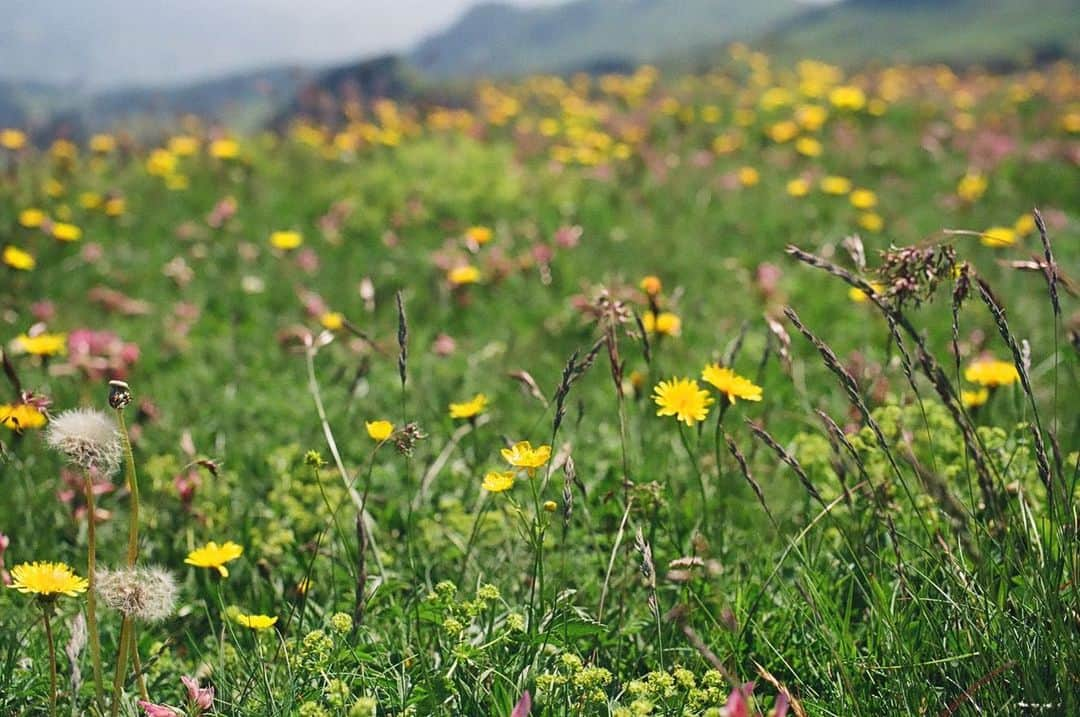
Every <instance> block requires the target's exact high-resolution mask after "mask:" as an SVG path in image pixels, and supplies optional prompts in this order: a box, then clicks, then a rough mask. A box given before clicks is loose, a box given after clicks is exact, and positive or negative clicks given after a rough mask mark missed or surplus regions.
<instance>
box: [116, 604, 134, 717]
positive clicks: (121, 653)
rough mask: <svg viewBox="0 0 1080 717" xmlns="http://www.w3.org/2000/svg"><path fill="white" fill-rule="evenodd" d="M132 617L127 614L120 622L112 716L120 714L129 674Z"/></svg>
mask: <svg viewBox="0 0 1080 717" xmlns="http://www.w3.org/2000/svg"><path fill="white" fill-rule="evenodd" d="M130 642H131V618H130V617H127V616H125V617H124V619H123V620H121V622H120V644H119V647H118V648H117V650H116V674H115V675H114V676H113V698H112V717H117V715H119V714H120V695H121V693H122V692H123V690H124V677H125V675H126V674H127V660H128V653H129V652H131V648H130V647H129V646H128V645H129V644H130Z"/></svg>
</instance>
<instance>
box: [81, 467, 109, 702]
mask: <svg viewBox="0 0 1080 717" xmlns="http://www.w3.org/2000/svg"><path fill="white" fill-rule="evenodd" d="M84 480H85V489H86V543H87V547H86V580H87V590H86V631H87V636H88V638H89V640H90V660H91V662H93V665H94V695H95V699H96V700H97V705H98V709H101V708H102V706H103V704H104V700H105V680H104V678H103V677H102V672H101V638H100V636H99V635H98V623H97V593H96V592H95V591H94V586H95V584H96V582H97V577H96V575H95V573H96V572H97V508H96V506H95V504H94V483H93V481H92V480H91V478H90V471H86V472H85V473H84Z"/></svg>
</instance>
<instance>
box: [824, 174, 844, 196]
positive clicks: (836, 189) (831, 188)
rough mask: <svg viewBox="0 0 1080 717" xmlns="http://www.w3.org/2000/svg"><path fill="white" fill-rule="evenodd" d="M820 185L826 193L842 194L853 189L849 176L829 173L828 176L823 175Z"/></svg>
mask: <svg viewBox="0 0 1080 717" xmlns="http://www.w3.org/2000/svg"><path fill="white" fill-rule="evenodd" d="M819 186H820V187H821V191H823V192H825V193H826V194H833V195H836V196H842V195H844V194H847V193H848V192H850V191H851V180H850V179H848V178H847V177H838V176H835V175H829V176H828V177H822V179H821V182H820V184H819Z"/></svg>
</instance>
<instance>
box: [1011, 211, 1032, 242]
mask: <svg viewBox="0 0 1080 717" xmlns="http://www.w3.org/2000/svg"><path fill="white" fill-rule="evenodd" d="M1036 229H1038V227H1037V226H1036V225H1035V217H1033V216H1031V215H1030V214H1021V215H1020V217H1019V218H1018V219H1017V220H1016V222H1014V223H1013V231H1014V232H1016V235H1017V236H1021V237H1026V236H1027V235H1029V234H1031V233H1032V232H1033V231H1035V230H1036Z"/></svg>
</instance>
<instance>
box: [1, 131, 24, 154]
mask: <svg viewBox="0 0 1080 717" xmlns="http://www.w3.org/2000/svg"><path fill="white" fill-rule="evenodd" d="M25 146H26V133H25V132H22V131H21V130H17V129H0V147H3V148H4V149H10V150H11V151H12V152H14V151H16V150H20V149H22V148H23V147H25Z"/></svg>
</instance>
